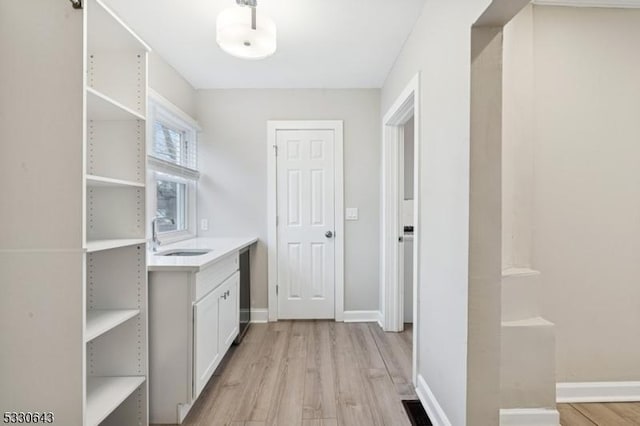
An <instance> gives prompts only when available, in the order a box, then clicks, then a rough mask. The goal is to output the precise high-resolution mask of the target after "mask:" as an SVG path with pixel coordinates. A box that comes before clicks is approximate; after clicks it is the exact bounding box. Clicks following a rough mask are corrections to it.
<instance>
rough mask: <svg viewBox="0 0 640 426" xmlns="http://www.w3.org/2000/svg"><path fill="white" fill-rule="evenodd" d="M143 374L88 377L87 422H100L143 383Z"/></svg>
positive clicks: (91, 424)
mask: <svg viewBox="0 0 640 426" xmlns="http://www.w3.org/2000/svg"><path fill="white" fill-rule="evenodd" d="M144 381H145V378H144V377H143V376H131V377H89V378H88V379H87V417H86V424H87V425H88V426H95V425H98V424H100V422H102V421H103V420H104V419H105V418H107V416H108V415H109V414H111V413H112V412H113V410H115V409H116V408H118V406H119V405H120V404H122V402H123V401H124V400H125V399H127V397H128V396H129V395H131V394H132V393H133V392H134V391H135V390H136V389H137V388H138V387H139V386H140V385H141V384H142V383H144Z"/></svg>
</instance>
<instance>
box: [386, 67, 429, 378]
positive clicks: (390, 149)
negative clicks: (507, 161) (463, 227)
mask: <svg viewBox="0 0 640 426" xmlns="http://www.w3.org/2000/svg"><path fill="white" fill-rule="evenodd" d="M420 95H421V92H420V73H418V74H416V75H415V76H414V77H413V78H412V79H411V81H410V82H409V84H408V85H407V87H405V89H404V90H403V91H402V93H401V94H400V96H398V98H397V99H396V100H395V102H394V103H393V105H392V106H391V107H390V108H389V110H388V111H387V113H386V114H385V115H384V118H383V119H382V179H381V192H382V194H381V202H382V203H381V204H382V206H381V208H382V217H381V224H380V226H381V233H380V238H381V240H380V310H381V322H380V326H381V327H382V328H383V329H384V330H385V331H394V332H400V331H402V330H403V329H404V318H403V313H404V282H403V278H404V265H403V254H404V252H403V250H402V249H401V248H400V244H399V242H398V238H399V237H400V236H402V235H403V232H402V228H403V226H402V225H403V224H402V220H401V218H402V214H401V211H400V210H401V209H400V206H401V202H400V196H401V195H402V194H401V192H402V188H403V186H404V185H403V183H402V182H401V181H400V180H401V177H404V172H403V152H404V149H403V143H404V131H403V125H404V123H406V122H407V121H408V120H409V119H410V118H411V116H414V117H415V119H414V126H415V127H414V175H413V180H414V183H413V185H414V186H413V191H414V198H413V206H414V207H413V217H414V229H415V231H414V242H413V244H414V250H413V348H412V350H413V354H412V370H413V371H412V380H413V383H414V385H415V384H417V371H418V347H419V342H418V340H419V336H420V333H419V331H418V329H419V326H420V315H419V308H418V306H419V302H420V291H419V290H420V211H421V206H420V199H421V194H420V188H421V182H420V176H421V157H420V155H421V149H420V148H421V147H420V137H421V131H420V124H421V115H420V114H421V110H420Z"/></svg>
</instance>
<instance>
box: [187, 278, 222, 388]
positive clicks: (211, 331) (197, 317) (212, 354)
mask: <svg viewBox="0 0 640 426" xmlns="http://www.w3.org/2000/svg"><path fill="white" fill-rule="evenodd" d="M220 297H221V293H220V292H219V291H218V290H216V291H212V292H211V293H209V294H208V295H207V296H205V297H204V298H203V299H202V300H201V301H199V302H198V303H196V304H195V305H193V318H194V324H193V337H194V339H193V346H194V350H193V353H194V369H193V376H194V377H193V384H194V388H195V389H194V394H195V397H196V398H197V397H198V395H200V392H201V391H202V389H203V388H204V386H205V385H206V384H207V382H208V381H209V378H210V377H211V375H212V374H213V372H214V371H215V369H216V367H217V366H218V362H219V360H220V346H219V337H218V336H219V335H218V314H219V306H218V300H219V299H220Z"/></svg>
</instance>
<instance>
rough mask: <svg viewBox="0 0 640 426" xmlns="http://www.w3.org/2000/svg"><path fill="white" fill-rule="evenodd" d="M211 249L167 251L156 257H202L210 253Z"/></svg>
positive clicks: (157, 254)
mask: <svg viewBox="0 0 640 426" xmlns="http://www.w3.org/2000/svg"><path fill="white" fill-rule="evenodd" d="M211 251H212V250H209V249H176V250H167V251H161V252H159V253H156V256H202V255H203V254H207V253H210V252H211Z"/></svg>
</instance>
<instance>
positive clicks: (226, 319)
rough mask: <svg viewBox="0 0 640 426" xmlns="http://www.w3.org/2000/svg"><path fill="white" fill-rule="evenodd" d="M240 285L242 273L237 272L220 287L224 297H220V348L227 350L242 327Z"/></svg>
mask: <svg viewBox="0 0 640 426" xmlns="http://www.w3.org/2000/svg"><path fill="white" fill-rule="evenodd" d="M239 286H240V274H239V273H238V272H236V273H235V274H233V275H232V276H231V277H229V279H227V281H225V282H224V283H223V284H222V285H221V286H220V289H221V291H222V297H221V299H220V317H219V318H220V328H219V330H220V331H219V333H220V334H219V336H220V337H219V339H220V340H219V342H220V350H221V351H226V350H227V348H228V347H229V346H231V343H232V342H233V339H235V338H236V336H237V335H238V330H239V327H240V306H239V303H240V300H239V299H238V288H239Z"/></svg>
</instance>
